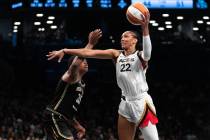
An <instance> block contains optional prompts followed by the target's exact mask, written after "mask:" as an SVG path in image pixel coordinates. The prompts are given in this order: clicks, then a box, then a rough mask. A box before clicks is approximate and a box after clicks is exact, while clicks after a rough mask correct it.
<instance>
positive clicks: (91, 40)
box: [64, 29, 102, 82]
mask: <svg viewBox="0 0 210 140" xmlns="http://www.w3.org/2000/svg"><path fill="white" fill-rule="evenodd" d="M101 36H102V32H101V30H100V29H96V30H94V31H92V32H90V33H89V35H88V43H87V45H86V46H85V48H86V49H92V48H93V47H94V46H95V45H96V44H97V43H98V40H99V38H101ZM81 63H82V60H81V59H78V56H75V57H74V59H73V61H72V63H71V65H70V66H69V68H68V71H67V73H68V75H70V77H71V81H72V82H74V81H76V80H77V75H78V69H79V65H80V64H81ZM64 77H65V74H64Z"/></svg>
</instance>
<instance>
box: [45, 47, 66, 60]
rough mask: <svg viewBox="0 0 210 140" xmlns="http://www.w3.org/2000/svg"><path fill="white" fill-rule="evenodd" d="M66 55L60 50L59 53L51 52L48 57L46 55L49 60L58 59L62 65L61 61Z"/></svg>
mask: <svg viewBox="0 0 210 140" xmlns="http://www.w3.org/2000/svg"><path fill="white" fill-rule="evenodd" d="M64 55H65V53H64V51H63V49H62V50H59V51H52V52H49V53H48V55H46V56H47V57H48V58H47V60H52V59H55V58H58V62H59V63H60V62H61V60H62V59H63V57H64Z"/></svg>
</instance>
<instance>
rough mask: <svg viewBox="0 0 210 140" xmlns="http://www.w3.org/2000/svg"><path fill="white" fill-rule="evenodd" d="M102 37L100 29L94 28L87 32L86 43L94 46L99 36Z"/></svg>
mask: <svg viewBox="0 0 210 140" xmlns="http://www.w3.org/2000/svg"><path fill="white" fill-rule="evenodd" d="M101 37H102V31H101V29H95V30H94V31H92V32H90V33H89V36H88V43H89V44H91V45H93V46H95V45H96V44H97V43H98V40H99V38H101Z"/></svg>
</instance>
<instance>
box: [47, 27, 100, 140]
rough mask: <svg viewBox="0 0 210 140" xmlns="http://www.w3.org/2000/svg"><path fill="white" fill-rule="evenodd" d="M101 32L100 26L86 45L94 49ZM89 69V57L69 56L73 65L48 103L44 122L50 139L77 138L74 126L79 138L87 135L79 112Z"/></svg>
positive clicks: (65, 139) (91, 34)
mask: <svg viewBox="0 0 210 140" xmlns="http://www.w3.org/2000/svg"><path fill="white" fill-rule="evenodd" d="M101 36H102V32H101V30H100V29H96V30H94V31H92V32H90V33H89V36H88V44H87V45H86V46H85V48H86V49H92V48H93V47H94V46H95V45H96V43H97V42H98V40H99V38H100V37H101ZM63 55H65V52H63ZM59 62H60V60H59ZM87 71H88V63H87V61H86V59H85V58H81V57H78V56H72V57H71V58H70V59H69V68H68V70H67V71H66V72H65V73H64V74H63V75H62V77H61V79H60V81H59V82H58V85H57V88H56V91H55V98H54V99H53V101H52V102H51V103H50V104H49V105H48V106H47V107H46V111H45V112H46V113H45V117H44V125H45V130H46V132H47V137H48V138H47V139H48V140H74V136H73V134H72V133H73V132H74V130H75V131H76V133H77V134H76V135H77V138H78V139H81V138H82V137H83V136H84V134H85V128H84V127H83V126H81V125H80V123H79V122H78V121H77V120H76V118H75V116H76V113H77V112H78V110H79V106H80V102H81V100H82V97H83V94H84V88H85V83H84V82H83V80H82V77H83V75H84V74H85V73H86V72H87Z"/></svg>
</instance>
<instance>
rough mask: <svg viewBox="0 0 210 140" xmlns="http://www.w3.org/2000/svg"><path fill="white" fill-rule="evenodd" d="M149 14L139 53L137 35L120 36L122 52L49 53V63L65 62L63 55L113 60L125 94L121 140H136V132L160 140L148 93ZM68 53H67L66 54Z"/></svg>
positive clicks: (85, 50)
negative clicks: (57, 60)
mask: <svg viewBox="0 0 210 140" xmlns="http://www.w3.org/2000/svg"><path fill="white" fill-rule="evenodd" d="M149 19H150V15H149V13H146V16H145V19H144V21H142V22H141V21H140V22H141V27H142V34H143V43H142V44H143V45H142V47H143V50H142V51H138V50H137V48H136V47H138V46H137V44H138V35H137V33H136V32H133V31H126V32H124V33H123V34H122V36H121V47H122V49H123V50H115V49H107V50H91V49H62V50H59V51H52V52H49V54H48V55H47V57H48V59H49V60H51V59H54V58H59V59H62V58H63V55H64V54H72V55H78V56H81V57H91V58H99V59H113V60H114V61H115V64H116V76H117V84H118V86H119V87H120V88H121V90H122V99H121V103H120V105H119V110H118V114H119V118H118V135H119V139H120V140H134V137H135V132H136V128H139V129H140V130H141V132H142V134H143V137H144V140H158V139H159V138H158V132H157V128H156V124H157V123H158V119H157V117H156V110H155V106H154V104H153V101H152V98H151V97H150V95H149V94H148V93H147V91H148V85H147V82H146V75H145V74H146V70H147V64H148V61H149V59H150V56H151V50H152V46H151V40H150V36H149ZM64 52H65V53H64Z"/></svg>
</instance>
